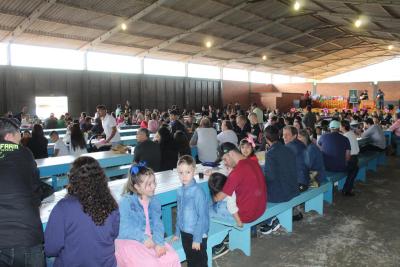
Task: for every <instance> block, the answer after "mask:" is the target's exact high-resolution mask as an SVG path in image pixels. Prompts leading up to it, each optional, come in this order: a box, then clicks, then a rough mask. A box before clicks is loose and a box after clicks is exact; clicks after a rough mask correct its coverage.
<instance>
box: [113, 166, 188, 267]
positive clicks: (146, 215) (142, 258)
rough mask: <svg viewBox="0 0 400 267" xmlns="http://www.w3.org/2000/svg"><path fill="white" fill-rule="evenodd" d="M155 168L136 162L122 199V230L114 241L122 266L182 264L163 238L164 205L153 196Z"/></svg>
mask: <svg viewBox="0 0 400 267" xmlns="http://www.w3.org/2000/svg"><path fill="white" fill-rule="evenodd" d="M155 189H156V181H155V176H154V172H153V171H152V170H151V169H149V168H147V167H145V166H144V165H133V166H131V168H130V170H129V177H128V181H127V183H126V185H125V188H124V192H123V195H122V198H121V201H120V203H119V209H120V231H119V235H118V238H117V240H116V241H115V255H116V258H117V263H118V266H119V267H136V266H137V267H144V266H149V267H150V266H165V267H177V266H180V262H179V257H178V255H177V254H176V252H175V251H174V250H173V248H171V247H170V246H169V245H168V244H166V243H165V242H164V227H163V223H162V221H161V205H160V203H159V202H158V201H157V200H156V199H155V198H154V192H155Z"/></svg>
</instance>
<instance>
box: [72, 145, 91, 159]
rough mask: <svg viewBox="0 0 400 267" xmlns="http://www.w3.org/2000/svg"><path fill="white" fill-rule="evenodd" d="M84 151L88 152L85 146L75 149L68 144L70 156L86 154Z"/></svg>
mask: <svg viewBox="0 0 400 267" xmlns="http://www.w3.org/2000/svg"><path fill="white" fill-rule="evenodd" d="M86 153H88V152H87V149H86V148H80V147H76V149H75V150H74V149H73V148H72V145H70V146H69V154H70V155H71V156H75V157H79V156H80V155H82V154H86Z"/></svg>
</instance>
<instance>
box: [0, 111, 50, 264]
mask: <svg viewBox="0 0 400 267" xmlns="http://www.w3.org/2000/svg"><path fill="white" fill-rule="evenodd" d="M20 139H21V135H20V132H19V125H18V124H17V123H16V122H15V121H14V120H13V119H6V118H0V170H1V171H0V237H1V238H0V248H1V249H0V266H4V267H21V266H26V267H28V266H35V267H44V266H45V259H44V254H43V230H42V223H41V221H40V212H39V206H40V201H41V198H42V196H41V193H40V189H39V187H40V180H39V171H38V169H37V167H36V162H35V160H34V158H33V155H32V153H31V152H30V151H29V149H27V148H25V147H24V146H21V145H20V144H19V143H20Z"/></svg>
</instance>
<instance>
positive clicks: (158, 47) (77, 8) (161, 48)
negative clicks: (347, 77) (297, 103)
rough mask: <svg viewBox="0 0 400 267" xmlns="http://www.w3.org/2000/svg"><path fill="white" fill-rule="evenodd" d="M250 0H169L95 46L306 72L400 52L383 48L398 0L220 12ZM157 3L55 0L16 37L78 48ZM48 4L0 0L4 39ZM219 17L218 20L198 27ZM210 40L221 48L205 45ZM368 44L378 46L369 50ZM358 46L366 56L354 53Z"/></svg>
mask: <svg viewBox="0 0 400 267" xmlns="http://www.w3.org/2000/svg"><path fill="white" fill-rule="evenodd" d="M246 1H247V0H170V1H165V2H164V3H163V4H162V5H161V6H154V7H155V8H154V9H153V10H152V11H151V12H149V13H148V14H147V15H145V16H144V17H141V18H140V19H138V20H136V21H134V22H133V23H129V24H128V25H127V26H128V29H127V30H126V31H122V30H118V28H116V29H117V30H115V31H113V32H112V33H111V34H109V35H106V38H104V39H103V40H101V41H99V42H98V43H96V45H95V46H94V47H92V49H94V50H99V51H103V52H106V51H110V52H113V53H123V54H130V55H136V54H139V53H142V52H148V53H143V54H141V55H146V56H150V57H158V56H159V57H162V58H168V59H175V60H188V59H190V60H192V61H195V62H203V63H204V62H207V63H210V64H228V66H246V67H249V66H252V68H256V69H268V70H269V69H270V68H275V70H274V71H276V72H280V73H283V72H286V73H289V72H290V73H305V74H306V75H312V76H313V78H318V77H317V76H316V75H319V76H320V77H325V76H326V75H331V74H332V73H335V71H336V70H337V71H338V72H340V71H343V70H344V69H350V68H351V67H352V66H354V67H356V66H361V65H364V64H366V63H369V62H376V61H379V60H384V59H387V58H388V57H390V56H391V55H393V56H395V55H397V54H399V53H400V49H398V48H396V49H394V50H392V51H390V52H388V51H387V49H386V47H387V45H388V44H398V47H400V42H399V38H398V36H400V30H399V29H400V3H399V6H396V5H394V4H393V5H390V6H384V5H379V4H378V2H377V4H375V5H371V4H362V3H360V4H357V5H351V4H344V3H343V2H340V1H336V0H329V1H325V0H313V1H307V2H306V4H305V6H304V7H303V10H302V11H301V12H299V13H295V12H294V10H293V8H292V7H291V6H290V3H289V2H290V1H269V0H265V1H258V2H256V3H250V2H249V3H247V4H246V5H245V6H244V7H243V8H242V9H240V10H235V11H234V12H231V13H229V14H227V15H225V16H223V15H221V14H225V13H224V12H225V11H227V10H230V9H232V7H234V6H237V5H238V4H240V3H244V2H246ZM156 2H157V1H156V0H58V1H56V3H55V4H53V5H51V6H50V7H49V8H48V9H47V10H44V12H43V13H41V14H40V16H39V18H37V19H32V21H31V22H30V23H28V25H27V26H28V27H27V28H26V29H25V32H24V33H22V35H20V36H17V37H16V39H15V40H13V41H15V42H22V43H30V44H37V45H49V46H58V47H69V48H80V47H82V46H84V45H86V44H88V43H90V42H91V41H93V40H96V39H97V38H98V37H99V36H101V35H103V34H105V33H106V32H108V31H109V30H111V29H113V28H114V27H118V26H119V25H120V24H121V23H122V22H123V21H125V20H126V19H128V18H129V17H131V16H133V15H135V14H137V13H138V12H140V11H142V10H143V9H145V8H146V7H149V6H151V5H152V4H154V3H156ZM369 2H371V1H369ZM43 3H45V2H44V1H43V0H30V1H26V0H2V1H0V30H1V31H0V39H3V38H4V37H5V36H6V35H9V33H10V32H11V31H13V30H15V29H17V27H18V26H19V25H20V24H21V23H22V22H23V21H24V20H25V19H26V18H27V17H28V16H29V15H31V14H32V13H33V12H35V10H37V8H38V7H39V6H43ZM310 13H312V15H310ZM359 14H362V15H365V16H367V18H368V19H367V21H366V23H365V24H364V25H363V26H362V27H360V29H356V28H355V27H354V25H353V23H354V20H355V19H356V18H357V17H358V16H359ZM297 15H300V16H298V17H296V16H297ZM215 16H219V19H218V20H215V21H213V22H210V23H207V25H205V26H202V27H199V26H198V25H202V23H203V22H207V21H209V19H210V18H213V17H215ZM278 18H279V22H275V23H273V24H271V20H275V19H278ZM25 22H26V21H25ZM268 25H269V26H268ZM328 26H330V27H329V28H326V27H328ZM324 27H325V28H324ZM310 30H312V32H310ZM251 31H255V32H251ZM304 32H308V34H304ZM294 36H298V37H297V38H295V39H294V38H293V37H294ZM207 40H210V41H212V43H213V47H216V48H213V47H211V48H210V49H206V48H205V42H206V41H207ZM266 48H268V49H266ZM368 49H375V50H373V51H372V52H371V53H370V52H368ZM264 53H265V54H268V58H269V59H268V61H266V62H263V61H261V60H260V57H261V55H262V54H264ZM360 53H363V55H364V56H363V60H361V59H360V57H357V56H358V55H359V54H360ZM249 55H250V56H249ZM193 56H195V57H194V58H193ZM369 57H371V59H369ZM343 58H346V60H345V61H343ZM335 62H337V63H338V64H335ZM343 65H349V66H346V67H344V66H343Z"/></svg>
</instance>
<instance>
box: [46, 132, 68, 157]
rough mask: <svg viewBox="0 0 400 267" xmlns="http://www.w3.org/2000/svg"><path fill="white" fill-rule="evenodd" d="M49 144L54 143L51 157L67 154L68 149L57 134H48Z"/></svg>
mask: <svg viewBox="0 0 400 267" xmlns="http://www.w3.org/2000/svg"><path fill="white" fill-rule="evenodd" d="M50 139H51V142H53V143H54V152H53V157H59V156H66V155H68V154H69V152H68V147H67V146H66V145H65V143H64V141H63V140H62V139H60V137H59V136H58V132H56V131H52V132H51V133H50Z"/></svg>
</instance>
